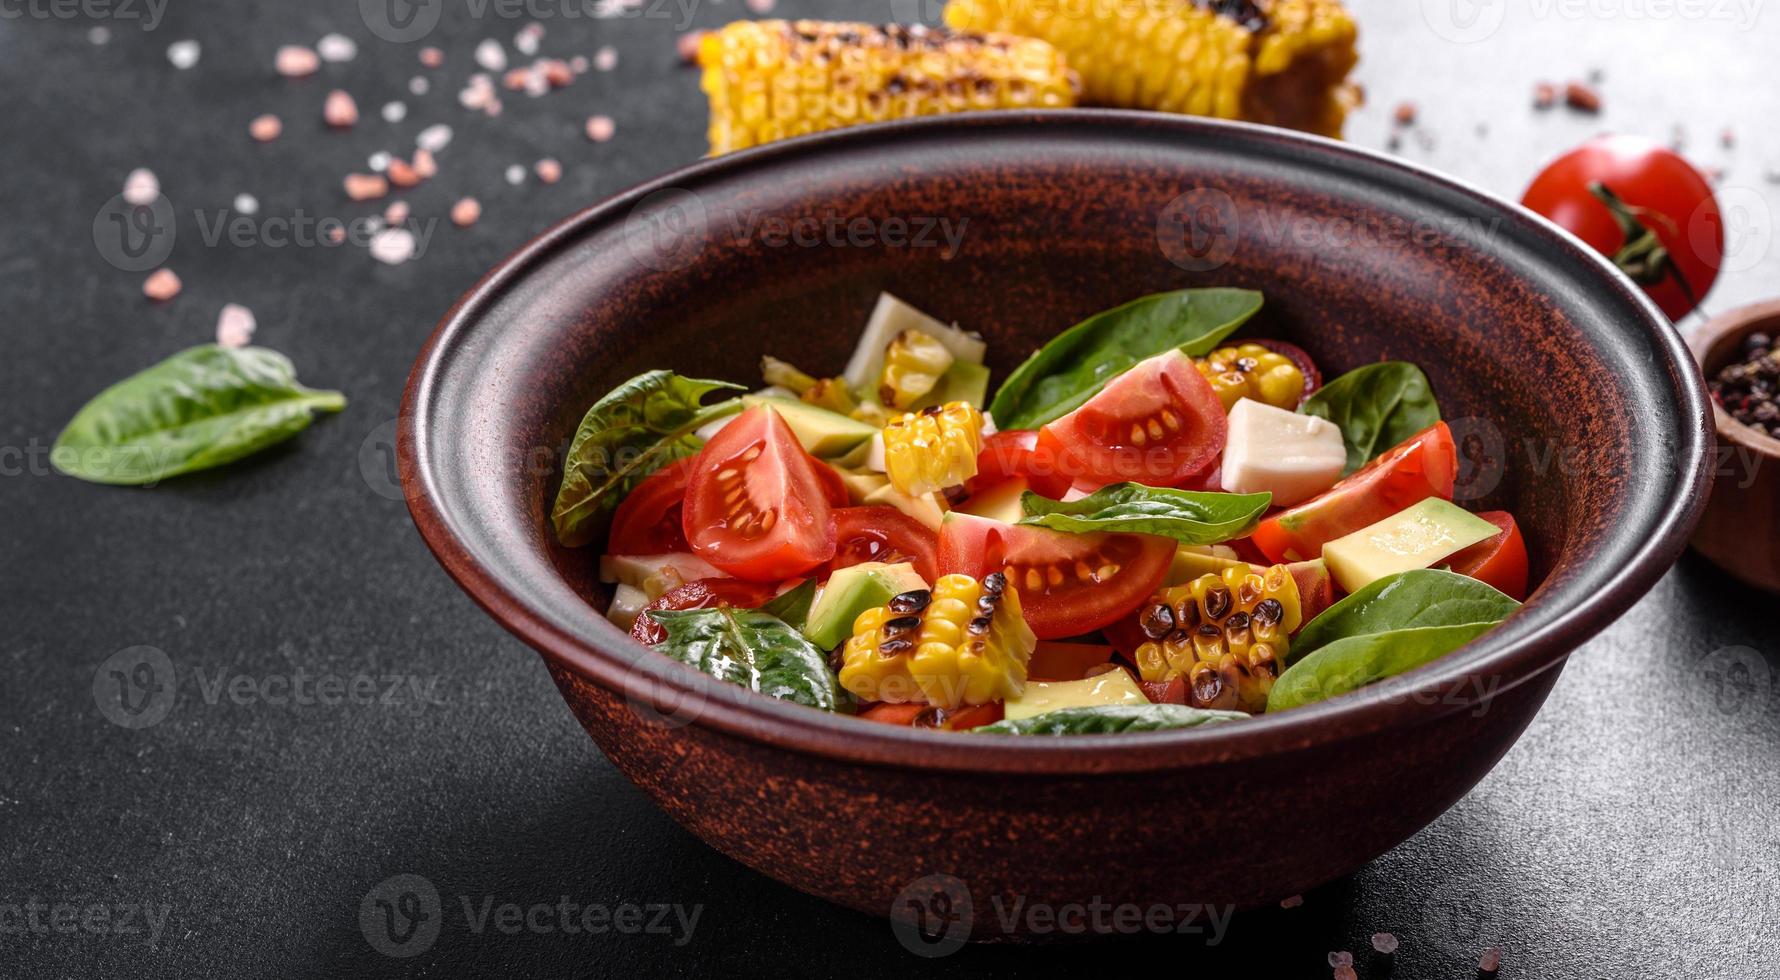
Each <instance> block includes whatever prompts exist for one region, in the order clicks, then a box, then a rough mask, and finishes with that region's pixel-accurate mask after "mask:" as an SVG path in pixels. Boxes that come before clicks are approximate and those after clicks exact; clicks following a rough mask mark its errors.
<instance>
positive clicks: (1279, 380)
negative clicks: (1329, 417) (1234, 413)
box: [1193, 344, 1304, 412]
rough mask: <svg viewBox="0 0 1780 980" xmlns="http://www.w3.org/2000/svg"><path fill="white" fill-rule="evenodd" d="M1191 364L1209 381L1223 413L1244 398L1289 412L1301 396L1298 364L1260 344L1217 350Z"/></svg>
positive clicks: (1300, 376)
mask: <svg viewBox="0 0 1780 980" xmlns="http://www.w3.org/2000/svg"><path fill="white" fill-rule="evenodd" d="M1193 363H1194V365H1195V366H1197V367H1198V368H1199V373H1200V374H1203V375H1205V379H1206V380H1207V381H1210V382H1211V390H1212V391H1215V392H1217V394H1218V401H1221V402H1223V403H1224V411H1226V412H1228V411H1229V410H1230V409H1231V408H1232V407H1233V406H1235V404H1236V403H1237V402H1239V401H1241V400H1242V399H1244V398H1252V399H1254V400H1255V401H1258V402H1265V403H1266V404H1268V405H1272V406H1273V407H1274V408H1283V409H1287V410H1288V411H1289V410H1291V409H1294V408H1297V407H1298V401H1299V399H1300V398H1302V397H1303V395H1304V372H1303V371H1302V370H1299V368H1298V365H1296V364H1294V363H1292V359H1291V358H1289V357H1287V356H1285V355H1284V354H1280V353H1278V352H1276V351H1271V350H1268V349H1267V348H1265V347H1262V346H1261V345H1260V344H1243V345H1241V346H1239V347H1220V348H1218V349H1217V350H1214V351H1212V352H1211V353H1210V354H1208V355H1206V356H1205V357H1198V358H1194V359H1193Z"/></svg>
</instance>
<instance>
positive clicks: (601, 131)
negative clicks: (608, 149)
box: [587, 116, 618, 143]
mask: <svg viewBox="0 0 1780 980" xmlns="http://www.w3.org/2000/svg"><path fill="white" fill-rule="evenodd" d="M617 128H618V126H617V124H616V123H614V122H612V117H611V116H593V117H592V118H590V119H588V120H587V138H588V139H590V140H592V141H594V142H595V143H604V142H605V141H607V140H609V139H611V138H612V134H613V132H615V131H616V130H617Z"/></svg>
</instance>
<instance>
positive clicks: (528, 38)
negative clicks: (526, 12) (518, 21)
mask: <svg viewBox="0 0 1780 980" xmlns="http://www.w3.org/2000/svg"><path fill="white" fill-rule="evenodd" d="M543 36H544V28H543V26H542V25H540V24H527V25H525V26H524V27H521V28H520V29H519V33H518V34H515V35H513V47H514V49H515V50H517V51H518V52H519V53H520V54H523V55H525V56H527V57H530V56H531V55H534V54H537V53H538V41H539V40H540V39H542V38H543Z"/></svg>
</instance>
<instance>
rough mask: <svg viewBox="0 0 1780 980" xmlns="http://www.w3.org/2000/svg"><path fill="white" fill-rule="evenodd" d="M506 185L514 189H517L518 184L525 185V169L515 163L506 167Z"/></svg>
mask: <svg viewBox="0 0 1780 980" xmlns="http://www.w3.org/2000/svg"><path fill="white" fill-rule="evenodd" d="M507 183H509V184H512V185H513V186H514V187H518V186H519V185H520V184H523V183H525V168H524V167H523V166H521V165H519V164H517V163H516V164H514V165H512V166H511V167H508V168H507Z"/></svg>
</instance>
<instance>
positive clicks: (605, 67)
mask: <svg viewBox="0 0 1780 980" xmlns="http://www.w3.org/2000/svg"><path fill="white" fill-rule="evenodd" d="M593 67H595V68H598V69H599V70H600V71H611V70H612V69H614V68H616V67H618V50H617V49H616V48H614V47H612V46H611V45H610V44H608V45H606V46H605V47H603V48H600V49H599V50H598V51H595V52H594V53H593Z"/></svg>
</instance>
